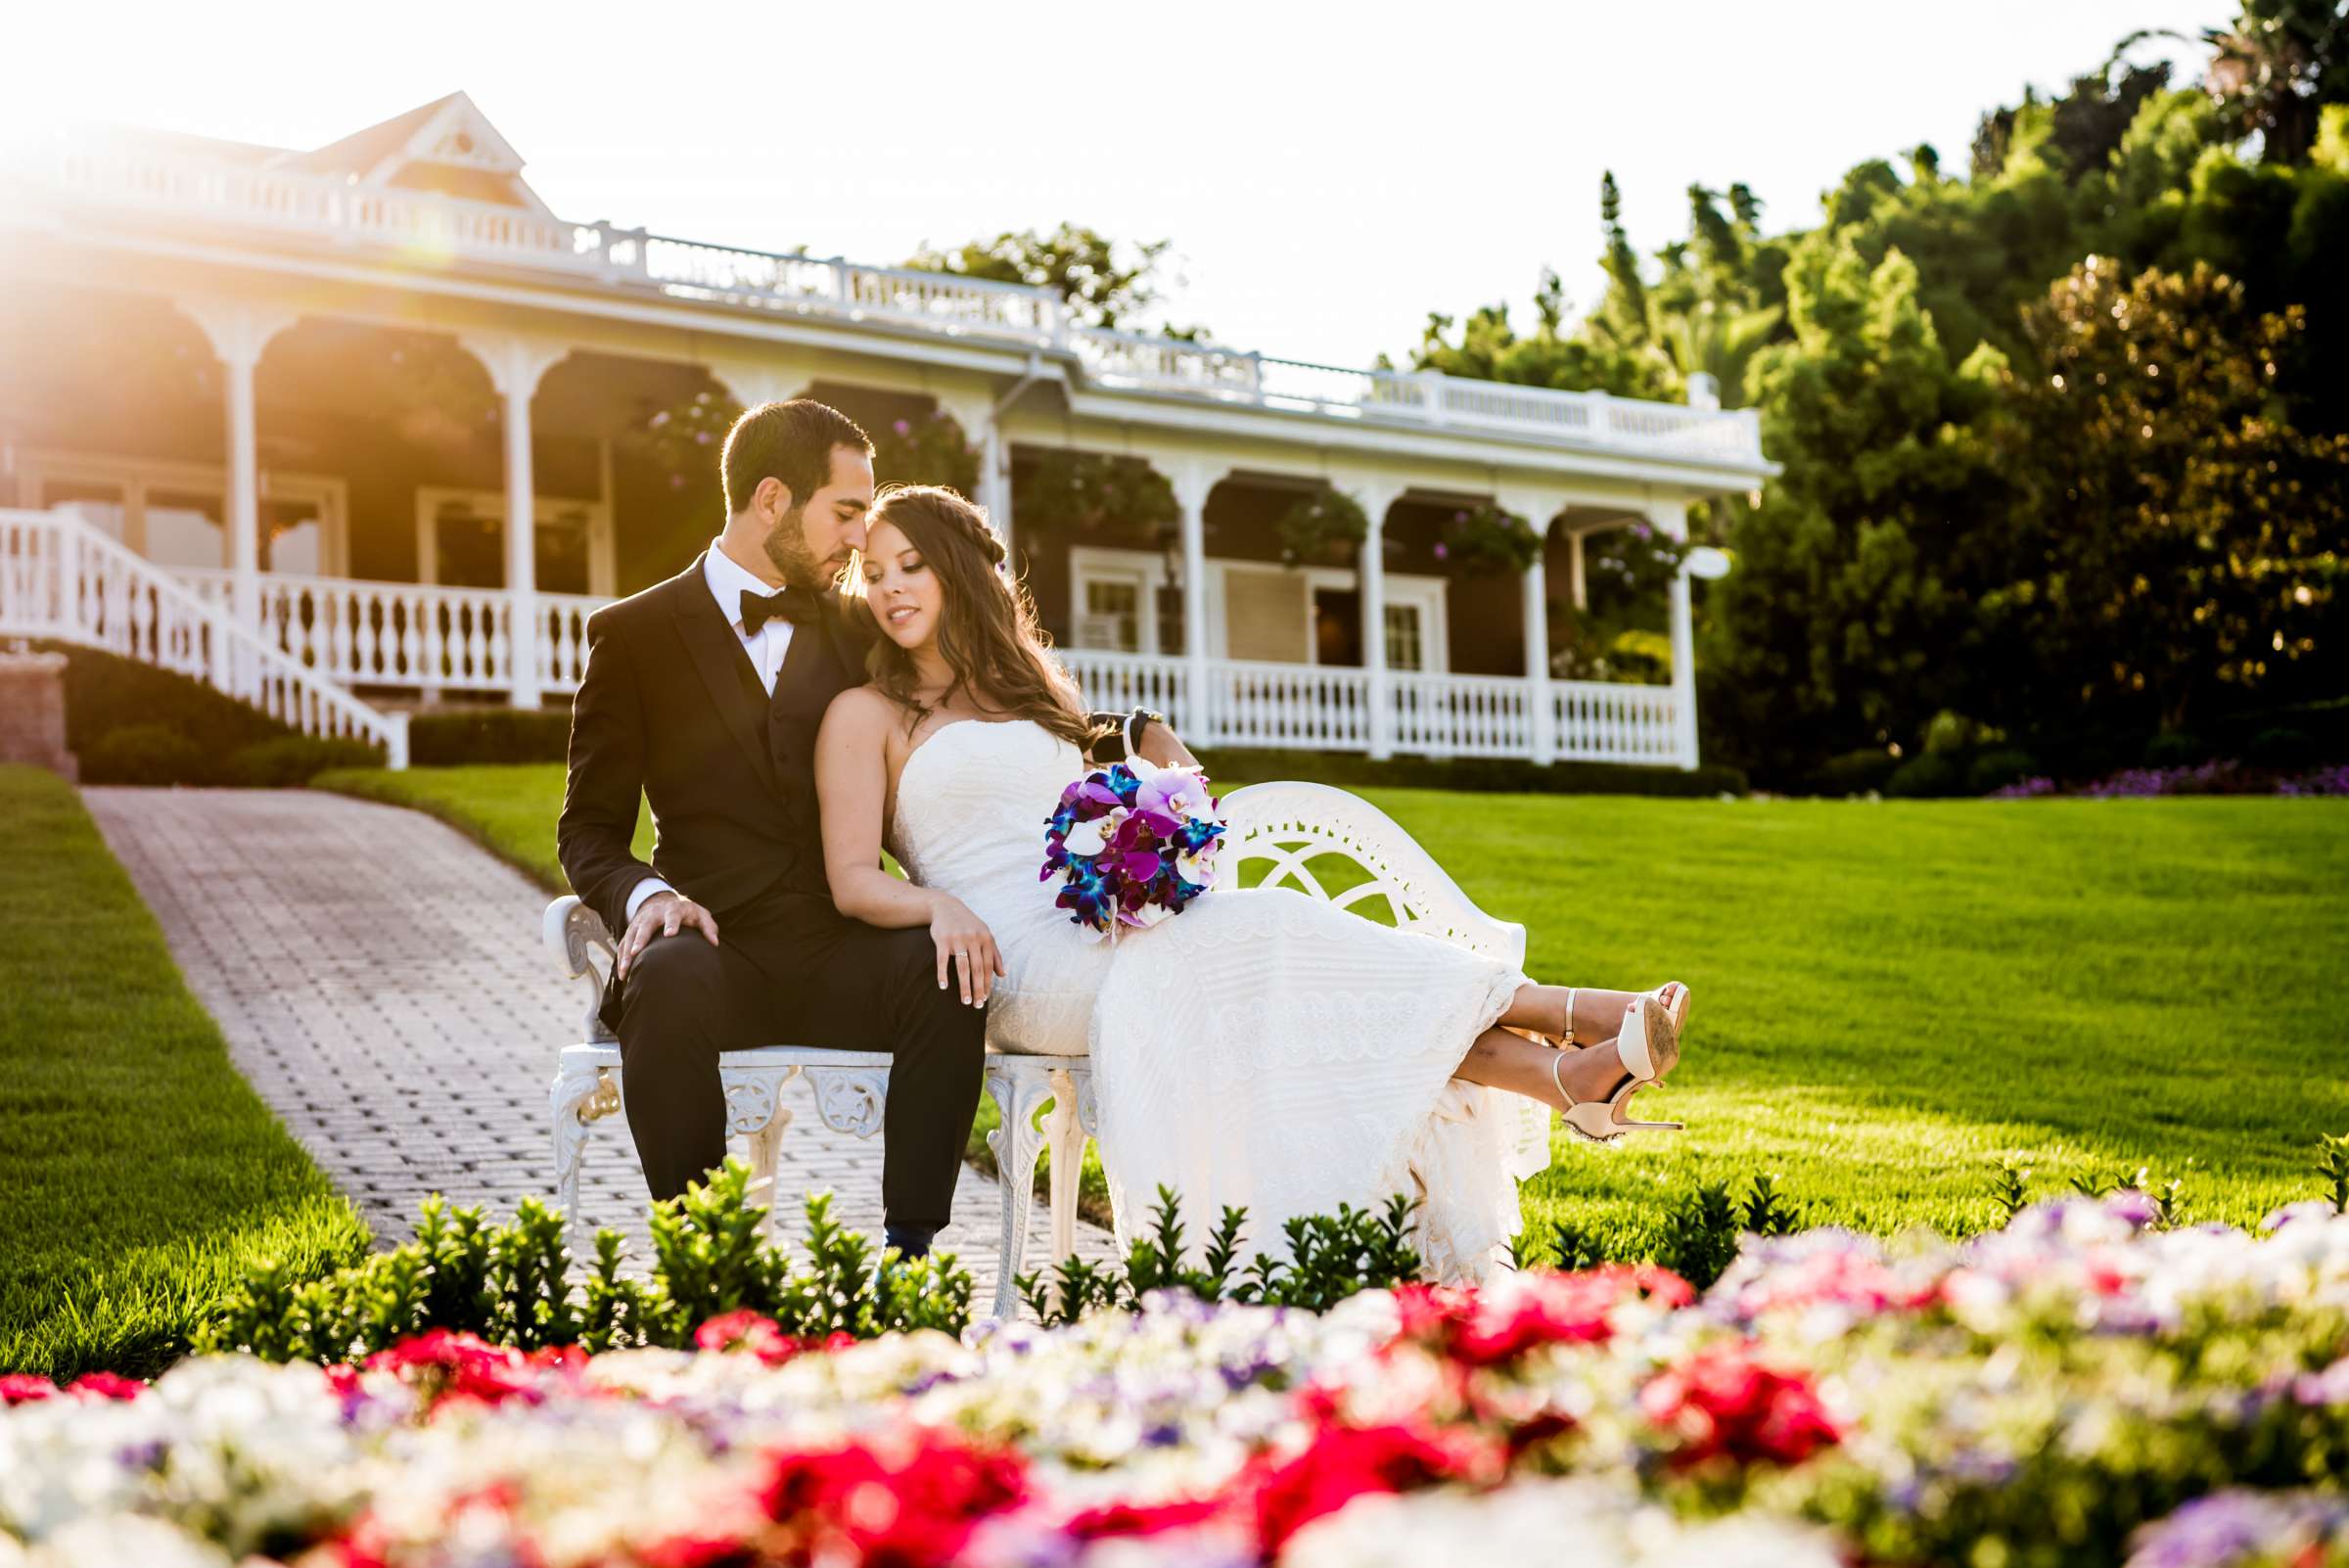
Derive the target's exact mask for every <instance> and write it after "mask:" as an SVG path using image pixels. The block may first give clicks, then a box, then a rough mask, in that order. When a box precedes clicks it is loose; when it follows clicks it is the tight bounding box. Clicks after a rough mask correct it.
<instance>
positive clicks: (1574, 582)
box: [1566, 529, 1590, 610]
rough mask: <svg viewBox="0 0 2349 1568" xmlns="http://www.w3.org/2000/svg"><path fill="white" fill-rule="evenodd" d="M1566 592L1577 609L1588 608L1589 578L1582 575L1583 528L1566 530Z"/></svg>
mask: <svg viewBox="0 0 2349 1568" xmlns="http://www.w3.org/2000/svg"><path fill="white" fill-rule="evenodd" d="M1566 594H1567V597H1568V598H1569V599H1571V600H1572V601H1573V603H1574V607H1575V609H1577V610H1589V608H1590V580H1589V578H1588V577H1586V576H1584V575H1583V530H1581V529H1569V530H1567V532H1566Z"/></svg>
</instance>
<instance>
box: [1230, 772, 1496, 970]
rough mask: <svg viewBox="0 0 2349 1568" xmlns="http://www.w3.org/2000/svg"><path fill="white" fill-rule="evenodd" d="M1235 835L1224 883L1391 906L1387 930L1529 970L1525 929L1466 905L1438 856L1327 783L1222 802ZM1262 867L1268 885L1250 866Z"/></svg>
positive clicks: (1252, 788)
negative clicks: (1394, 928) (1258, 864)
mask: <svg viewBox="0 0 2349 1568" xmlns="http://www.w3.org/2000/svg"><path fill="white" fill-rule="evenodd" d="M1223 815H1224V820H1225V821H1226V822H1228V823H1229V824H1230V829H1231V831H1230V833H1229V835H1228V838H1227V840H1226V842H1225V844H1224V847H1223V849H1222V850H1221V851H1220V852H1218V857H1219V860H1220V862H1221V863H1220V864H1219V866H1218V867H1217V876H1218V877H1219V879H1221V878H1230V879H1231V880H1230V881H1228V882H1226V883H1225V884H1224V885H1225V886H1227V887H1238V886H1243V885H1254V886H1262V887H1273V888H1277V887H1288V888H1293V889H1295V890H1296V891H1297V892H1299V893H1303V894H1307V895H1309V896H1311V897H1313V898H1316V899H1328V900H1329V901H1330V902H1331V903H1334V904H1336V905H1337V906H1338V907H1339V908H1341V909H1354V908H1356V907H1357V906H1358V905H1365V906H1367V907H1366V908H1363V909H1358V911H1357V912H1359V913H1369V914H1371V915H1372V918H1376V914H1375V913H1373V911H1377V910H1378V909H1379V906H1380V904H1381V903H1382V902H1383V904H1384V911H1383V912H1384V914H1385V916H1386V918H1387V921H1388V923H1391V924H1393V925H1395V926H1397V927H1400V928H1403V929H1406V930H1416V931H1419V932H1421V933H1423V934H1424V935H1427V936H1430V937H1438V938H1441V939H1443V940H1444V941H1447V942H1451V943H1453V944H1456V945H1459V946H1462V947H1466V948H1469V949H1470V950H1472V951H1475V952H1481V953H1484V954H1486V955H1487V956H1489V957H1493V958H1498V959H1500V960H1501V961H1503V962H1504V963H1509V964H1515V965H1518V966H1520V967H1522V966H1523V965H1524V963H1525V928H1524V927H1523V926H1519V925H1512V924H1510V923H1508V922H1507V921H1502V920H1496V919H1494V918H1493V917H1492V916H1491V915H1488V914H1486V913H1485V912H1484V911H1483V910H1482V909H1479V908H1478V907H1477V906H1476V905H1475V904H1474V903H1473V902H1471V901H1470V900H1469V898H1468V895H1466V894H1465V893H1462V892H1461V891H1460V887H1459V884H1458V883H1456V882H1454V881H1452V880H1451V877H1449V876H1447V875H1446V874H1445V872H1444V868H1443V867H1442V866H1440V865H1438V864H1437V863H1436V860H1435V857H1434V856H1433V855H1431V854H1429V853H1427V852H1426V851H1425V850H1423V849H1421V848H1420V847H1419V846H1418V844H1417V843H1415V842H1414V841H1413V840H1412V838H1411V836H1410V835H1409V834H1407V833H1405V831H1404V830H1403V828H1402V826H1401V825H1400V824H1399V823H1397V822H1396V820H1395V819H1394V818H1393V817H1391V816H1389V815H1387V813H1386V812H1384V811H1382V810H1380V809H1379V808H1378V807H1375V806H1372V805H1371V804H1370V803H1369V802H1367V801H1365V800H1363V799H1362V798H1361V797H1360V796H1359V795H1349V794H1347V793H1346V792H1345V791H1344V790H1339V789H1332V788H1330V787H1329V786H1328V785H1326V784H1307V783H1302V782H1295V781H1284V782H1280V783H1273V784H1250V785H1248V786H1246V787H1244V788H1241V789H1236V790H1234V791H1232V792H1231V793H1230V794H1229V795H1227V796H1225V797H1223ZM1256 861H1262V862H1265V866H1264V872H1263V875H1262V876H1261V877H1258V876H1256V875H1255V874H1254V868H1253V866H1252V865H1251V862H1256Z"/></svg>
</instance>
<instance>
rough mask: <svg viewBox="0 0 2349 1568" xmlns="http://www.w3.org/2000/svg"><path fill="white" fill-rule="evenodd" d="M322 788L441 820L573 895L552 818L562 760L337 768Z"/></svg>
mask: <svg viewBox="0 0 2349 1568" xmlns="http://www.w3.org/2000/svg"><path fill="white" fill-rule="evenodd" d="M313 782H314V783H315V785H316V786H317V787H318V788H320V789H327V790H336V791H339V792H341V793H342V794H345V795H356V796H359V797H361V798H363V799H365V800H370V801H382V802H384V803H386V804H387V805H391V806H405V807H412V808H414V809H416V810H419V811H422V812H424V813H426V814H427V815H429V816H437V817H438V818H439V819H440V820H441V821H443V822H446V823H447V824H449V826H451V827H453V828H455V829H457V830H458V831H459V832H461V833H464V834H465V835H467V836H468V837H470V838H472V839H473V840H474V841H475V842H476V843H478V844H480V845H481V846H482V847H483V848H484V849H486V850H488V851H489V852H490V853H492V854H495V855H496V856H497V857H498V858H499V859H501V860H504V861H505V862H507V863H508V864H509V865H512V866H513V867H514V868H515V869H517V870H519V871H520V872H522V873H523V875H525V876H527V877H529V878H530V879H531V880H532V881H534V882H536V883H537V884H538V885H539V886H540V887H542V888H545V889H546V890H547V891H548V892H549V893H569V892H570V891H571V885H570V884H569V883H567V882H565V881H564V880H563V867H562V865H561V863H560V862H558V861H557V860H556V859H555V814H556V813H557V812H558V811H560V810H561V809H562V808H563V767H562V764H561V763H558V762H530V763H522V764H519V765H503V766H500V765H484V766H473V767H411V768H407V769H405V770H403V771H401V772H397V773H392V772H388V771H385V770H384V769H382V768H338V769H336V770H335V771H333V772H329V773H321V774H319V775H318V777H317V778H316V779H315V780H314V781H313ZM636 853H638V854H640V855H645V856H648V857H649V856H650V855H651V854H652V853H653V820H652V816H651V814H650V813H649V812H648V813H646V814H644V815H642V816H639V817H638V818H637V821H636Z"/></svg>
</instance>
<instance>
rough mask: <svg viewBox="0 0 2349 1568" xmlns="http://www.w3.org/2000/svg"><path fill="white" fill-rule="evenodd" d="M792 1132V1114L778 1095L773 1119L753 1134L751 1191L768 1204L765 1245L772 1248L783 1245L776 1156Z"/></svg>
mask: <svg viewBox="0 0 2349 1568" xmlns="http://www.w3.org/2000/svg"><path fill="white" fill-rule="evenodd" d="M790 1130H791V1113H790V1112H789V1111H787V1110H785V1109H784V1108H783V1105H782V1096H780V1095H777V1096H776V1104H775V1117H774V1120H773V1121H771V1122H769V1123H767V1124H766V1126H764V1127H762V1128H760V1130H758V1131H756V1132H754V1133H752V1134H751V1181H752V1188H751V1190H752V1191H753V1192H754V1193H756V1194H760V1196H759V1197H758V1198H757V1199H756V1200H755V1201H758V1202H761V1203H764V1204H765V1205H766V1244H767V1245H768V1246H770V1247H780V1246H781V1245H783V1232H782V1214H783V1205H782V1204H781V1203H780V1202H779V1201H777V1195H776V1192H775V1157H776V1155H778V1154H779V1153H781V1152H782V1148H783V1134H784V1133H786V1132H788V1131H790Z"/></svg>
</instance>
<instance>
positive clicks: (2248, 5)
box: [2113, 0, 2349, 163]
mask: <svg viewBox="0 0 2349 1568" xmlns="http://www.w3.org/2000/svg"><path fill="white" fill-rule="evenodd" d="M2143 38H2176V39H2180V40H2182V41H2184V42H2187V43H2198V44H2201V45H2203V46H2204V47H2206V48H2207V49H2209V50H2210V51H2211V59H2210V67H2209V69H2207V70H2206V71H2205V72H2204V74H2203V85H2204V87H2205V88H2207V89H2208V91H2209V93H2210V95H2211V96H2212V97H2213V98H2215V99H2217V100H2218V101H2219V108H2220V112H2221V113H2222V114H2223V115H2225V116H2226V117H2227V119H2228V120H2229V122H2230V123H2231V124H2232V125H2233V126H2234V130H2235V132H2236V134H2238V135H2243V136H2248V135H2251V134H2253V133H2257V134H2258V136H2259V137H2260V140H2261V145H2262V149H2263V151H2262V154H2261V157H2262V159H2263V161H2267V162H2270V163H2305V162H2306V161H2308V154H2309V149H2311V148H2312V147H2314V146H2315V145H2316V140H2317V124H2318V118H2319V112H2320V111H2321V110H2322V109H2323V108H2324V106H2325V105H2326V104H2330V103H2341V102H2344V101H2349V0H2242V11H2241V12H2240V14H2239V15H2237V16H2236V18H2235V20H2234V25H2233V26H2228V27H2205V28H2203V29H2202V31H2201V32H2199V33H2184V32H2179V31H2177V30H2176V29H2174V28H2168V27H2159V28H2148V29H2145V30H2144V31H2141V32H2133V33H2131V34H2130V35H2129V36H2128V37H2126V38H2123V39H2122V40H2121V41H2120V43H2118V44H2117V45H2115V46H2114V48H2113V54H2114V56H2115V58H2117V57H2118V56H2120V55H2121V54H2122V53H2123V52H2124V51H2126V50H2127V49H2129V48H2130V46H2131V45H2133V44H2135V43H2137V42H2138V41H2139V40H2141V39H2143Z"/></svg>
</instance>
